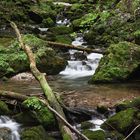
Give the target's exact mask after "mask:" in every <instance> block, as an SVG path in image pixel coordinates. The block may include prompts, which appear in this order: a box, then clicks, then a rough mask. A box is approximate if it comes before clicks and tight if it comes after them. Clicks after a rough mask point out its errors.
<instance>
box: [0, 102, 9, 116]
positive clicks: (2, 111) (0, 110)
mask: <svg viewBox="0 0 140 140" xmlns="http://www.w3.org/2000/svg"><path fill="white" fill-rule="evenodd" d="M9 114H11V111H10V110H9V108H8V106H7V104H6V103H5V102H3V101H0V115H9Z"/></svg>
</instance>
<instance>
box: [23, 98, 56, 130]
mask: <svg viewBox="0 0 140 140" xmlns="http://www.w3.org/2000/svg"><path fill="white" fill-rule="evenodd" d="M23 105H24V106H26V107H28V108H30V109H33V110H34V111H35V112H36V118H37V120H38V121H39V122H40V123H41V124H42V125H43V126H44V127H45V128H47V129H49V128H53V127H55V118H54V115H53V114H52V113H51V112H50V111H49V109H48V108H47V107H46V106H45V105H44V104H42V103H41V102H40V101H39V100H38V99H37V98H35V97H31V98H29V99H27V100H25V101H24V102H23Z"/></svg>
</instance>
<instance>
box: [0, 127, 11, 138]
mask: <svg viewBox="0 0 140 140" xmlns="http://www.w3.org/2000/svg"><path fill="white" fill-rule="evenodd" d="M0 139H1V140H12V132H11V130H10V129H9V128H7V127H3V128H0Z"/></svg>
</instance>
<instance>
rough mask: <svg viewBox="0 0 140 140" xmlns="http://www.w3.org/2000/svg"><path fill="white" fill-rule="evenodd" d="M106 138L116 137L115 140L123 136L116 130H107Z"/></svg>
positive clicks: (121, 138) (119, 139) (121, 139)
mask: <svg viewBox="0 0 140 140" xmlns="http://www.w3.org/2000/svg"><path fill="white" fill-rule="evenodd" d="M106 135H107V138H110V139H116V140H123V139H124V138H125V136H124V135H123V134H121V133H119V132H117V131H111V132H107V134H106Z"/></svg>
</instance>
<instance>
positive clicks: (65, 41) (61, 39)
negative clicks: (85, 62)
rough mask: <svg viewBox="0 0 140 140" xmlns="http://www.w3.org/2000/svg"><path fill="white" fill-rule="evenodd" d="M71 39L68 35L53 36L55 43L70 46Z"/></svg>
mask: <svg viewBox="0 0 140 140" xmlns="http://www.w3.org/2000/svg"><path fill="white" fill-rule="evenodd" d="M72 40H73V39H72V37H71V36H70V35H56V36H55V41H56V42H59V43H63V44H69V45H71V43H72Z"/></svg>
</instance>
